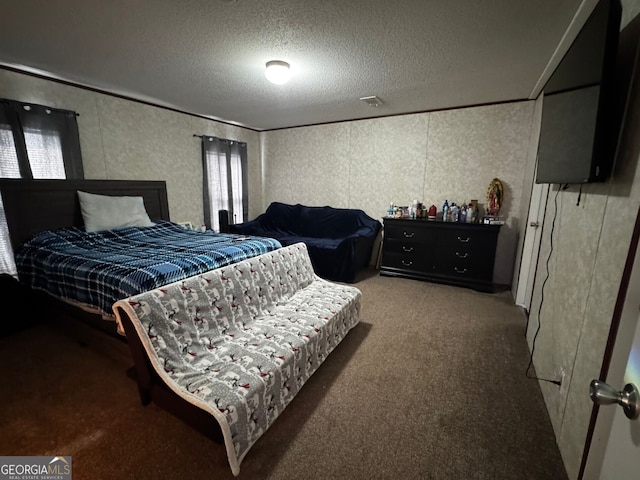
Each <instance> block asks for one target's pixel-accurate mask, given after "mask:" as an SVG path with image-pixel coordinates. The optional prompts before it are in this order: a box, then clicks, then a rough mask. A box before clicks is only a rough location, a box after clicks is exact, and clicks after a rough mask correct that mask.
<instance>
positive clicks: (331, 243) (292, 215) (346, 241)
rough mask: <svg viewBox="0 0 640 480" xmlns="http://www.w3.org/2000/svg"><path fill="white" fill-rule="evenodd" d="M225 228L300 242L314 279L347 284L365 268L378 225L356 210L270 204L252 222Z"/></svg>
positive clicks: (369, 257) (288, 242)
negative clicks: (305, 252)
mask: <svg viewBox="0 0 640 480" xmlns="http://www.w3.org/2000/svg"><path fill="white" fill-rule="evenodd" d="M229 229H230V232H231V233H239V234H245V235H255V236H261V237H270V238H276V239H277V240H279V241H280V243H282V245H293V244H294V243H298V242H304V243H305V244H306V245H307V248H308V251H309V256H310V257H311V262H312V264H313V267H314V269H315V271H316V273H317V274H318V276H320V277H322V278H325V279H327V280H334V281H341V282H348V283H351V282H353V281H354V280H355V275H356V273H357V272H358V271H359V270H362V269H363V268H366V267H367V266H368V265H369V260H370V259H371V253H372V249H373V245H374V242H375V240H376V237H377V236H378V233H379V232H380V230H381V229H382V224H381V223H380V221H378V220H376V219H374V218H371V217H370V216H368V215H367V214H366V213H365V212H364V211H362V210H359V209H354V208H334V207H328V206H325V207H310V206H305V205H300V204H296V205H288V204H285V203H280V202H273V203H271V205H269V207H268V208H267V210H266V212H265V213H263V214H261V215H259V216H258V217H257V218H256V219H255V220H252V221H250V222H245V223H241V224H237V225H230V226H229Z"/></svg>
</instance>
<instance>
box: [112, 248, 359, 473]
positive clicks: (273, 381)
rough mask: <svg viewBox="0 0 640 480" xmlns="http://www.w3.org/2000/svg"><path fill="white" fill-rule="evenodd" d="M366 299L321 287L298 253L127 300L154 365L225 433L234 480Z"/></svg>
mask: <svg viewBox="0 0 640 480" xmlns="http://www.w3.org/2000/svg"><path fill="white" fill-rule="evenodd" d="M360 301H361V293H360V291H359V290H358V289H357V288H355V287H353V286H347V285H342V284H338V283H332V282H329V281H326V280H323V279H321V278H320V277H318V276H317V275H316V274H315V273H314V271H313V267H312V265H311V261H310V259H309V255H308V252H307V248H306V245H305V244H304V243H297V244H295V245H291V246H288V247H283V248H280V249H278V250H274V251H272V252H269V253H265V254H263V255H260V256H257V257H253V258H251V259H248V260H244V261H241V262H239V263H236V264H233V265H229V266H225V267H222V268H219V269H216V270H212V271H210V272H206V273H202V274H199V275H196V276H193V277H189V278H187V279H185V280H181V281H178V282H175V283H172V284H169V285H166V286H163V287H160V288H157V289H155V290H151V291H148V292H145V293H142V294H139V295H135V296H132V297H129V298H127V299H125V300H120V301H118V302H116V304H115V305H114V312H115V314H116V320H117V321H118V323H119V324H120V325H119V326H120V327H121V328H122V325H121V315H123V314H124V313H126V314H127V315H128V317H129V318H130V319H131V320H132V322H133V324H134V327H135V329H136V331H137V333H138V336H139V337H140V339H141V341H142V343H143V345H144V347H145V350H146V352H147V355H148V357H149V359H150V360H151V363H152V365H153V367H154V369H155V370H156V372H157V373H158V374H159V376H160V377H161V378H162V379H163V380H164V381H165V382H166V384H167V385H168V386H169V387H170V388H171V389H172V390H173V391H174V392H176V393H177V394H178V395H180V396H181V397H183V398H184V399H186V400H187V401H189V402H191V403H192V404H194V405H197V406H199V407H200V408H202V409H204V410H205V411H207V412H209V413H211V415H213V416H214V417H215V419H216V420H217V421H218V423H219V424H220V427H221V430H222V433H223V436H224V442H225V447H226V451H227V457H228V460H229V465H230V467H231V471H232V472H233V474H234V475H238V474H239V473H240V463H241V462H242V459H243V458H244V457H245V455H246V454H247V452H248V451H249V450H250V448H251V446H252V445H253V444H254V443H255V442H256V441H257V440H258V439H259V438H260V437H261V435H262V434H264V433H265V431H266V430H267V429H268V428H269V426H271V425H272V424H273V422H274V421H275V419H276V418H277V417H278V416H279V415H280V413H282V411H283V410H284V408H285V407H286V406H287V405H288V404H289V402H291V400H292V399H293V398H294V397H295V395H296V394H297V393H298V391H299V390H300V388H301V387H302V386H303V385H304V383H305V382H306V381H307V380H308V379H309V377H310V376H311V375H312V374H313V373H314V372H315V371H316V369H317V368H318V367H319V366H320V364H321V363H322V362H323V361H324V360H325V359H326V357H327V355H329V353H331V351H332V350H333V349H334V348H335V347H336V345H337V344H338V343H340V341H342V339H343V338H344V337H345V336H346V334H347V333H348V332H349V330H350V329H351V328H353V327H354V326H355V325H356V324H357V323H358V321H359V314H360Z"/></svg>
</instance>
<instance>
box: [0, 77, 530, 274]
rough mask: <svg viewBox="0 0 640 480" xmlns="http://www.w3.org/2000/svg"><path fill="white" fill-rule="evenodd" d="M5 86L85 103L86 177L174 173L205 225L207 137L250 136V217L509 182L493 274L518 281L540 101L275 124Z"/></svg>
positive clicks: (366, 205)
mask: <svg viewBox="0 0 640 480" xmlns="http://www.w3.org/2000/svg"><path fill="white" fill-rule="evenodd" d="M0 96H2V97H5V98H12V99H16V100H22V101H31V102H34V103H41V104H44V105H50V106H54V107H59V108H66V109H69V110H75V111H77V112H78V113H79V114H80V116H79V118H78V124H79V128H80V139H81V147H82V153H83V158H84V168H85V176H86V177H87V178H106V179H131V180H166V182H167V191H168V195H169V207H170V212H171V219H172V220H174V221H191V222H193V223H194V224H201V223H203V209H202V180H201V178H202V167H201V163H200V140H199V139H198V138H195V137H193V135H194V134H198V135H202V134H204V135H217V136H220V137H223V138H229V139H233V140H238V141H244V142H247V144H248V155H249V217H250V218H255V217H256V216H257V215H258V214H260V213H262V212H263V211H264V210H265V209H266V207H267V206H268V205H269V203H271V202H272V201H282V202H286V203H302V204H307V205H330V206H334V207H353V208H360V209H362V210H364V211H365V212H367V213H368V214H369V215H371V216H372V217H374V218H381V217H382V215H384V212H385V211H386V210H387V208H388V206H389V203H391V202H393V203H395V204H397V205H409V204H410V203H411V201H412V200H413V199H417V200H419V201H422V202H423V203H425V204H427V205H430V204H432V203H433V204H435V205H436V206H438V208H441V206H442V203H443V202H444V200H445V199H448V200H449V202H452V201H455V202H457V203H462V202H465V201H469V200H471V199H477V200H479V202H480V203H481V204H483V203H485V201H486V191H487V187H488V186H489V183H490V182H491V180H492V179H493V178H494V177H497V178H500V179H501V180H502V182H503V184H504V187H505V199H506V200H505V205H504V207H503V210H502V212H503V213H504V215H505V216H506V220H507V224H506V225H505V226H504V227H503V228H502V229H501V233H500V238H499V242H498V255H497V261H496V268H495V274H494V281H496V282H497V283H501V284H507V285H510V284H511V279H512V272H513V270H514V259H515V256H516V255H515V252H516V248H517V242H518V233H517V232H518V230H519V224H520V222H521V219H520V218H519V212H520V210H521V208H520V205H521V195H522V187H523V185H522V182H523V171H524V168H525V165H526V162H527V156H528V152H529V150H530V130H531V120H532V112H533V103H534V102H517V103H510V104H503V105H493V106H484V107H475V108H466V109H458V110H451V111H442V112H435V113H423V114H413V115H404V116H395V117H388V118H379V119H369V120H360V121H352V122H342V123H336V124H329V125H320V126H313V127H301V128H291V129H286V130H276V131H272V132H262V133H258V132H254V131H252V130H247V129H244V128H240V127H235V126H232V125H228V124H224V123H220V122H216V121H212V120H207V119H203V118H198V117H194V116H190V115H185V114H180V113H177V112H173V111H170V110H167V109H162V108H157V107H153V106H149V105H145V104H142V103H138V102H133V101H129V100H125V99H121V98H117V97H112V96H109V95H104V94H100V93H96V92H92V91H88V90H84V89H82V88H78V87H73V86H69V85H64V84H60V83H57V82H51V81H48V80H44V79H40V78H36V77H33V76H29V75H23V74H19V73H15V72H10V71H7V70H0Z"/></svg>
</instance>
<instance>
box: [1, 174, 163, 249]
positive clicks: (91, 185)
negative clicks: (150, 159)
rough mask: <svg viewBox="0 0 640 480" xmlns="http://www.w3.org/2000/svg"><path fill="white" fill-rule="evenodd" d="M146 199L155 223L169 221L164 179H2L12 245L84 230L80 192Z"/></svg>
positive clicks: (146, 206) (4, 204)
mask: <svg viewBox="0 0 640 480" xmlns="http://www.w3.org/2000/svg"><path fill="white" fill-rule="evenodd" d="M78 190H82V191H84V192H89V193H96V194H99V195H114V196H135V197H142V198H143V200H144V205H145V208H146V209H147V213H148V214H149V218H151V220H169V201H168V199H167V185H166V182H164V181H161V180H153V181H144V180H23V179H16V178H3V179H0V193H1V194H2V205H3V206H4V212H5V216H6V218H7V225H8V226H9V236H10V238H11V246H12V247H13V249H14V251H15V249H16V248H17V247H19V246H20V245H22V244H23V243H24V242H26V241H27V240H29V239H30V238H31V237H32V236H33V235H34V234H36V233H38V232H41V231H43V230H51V229H55V228H62V227H74V226H75V227H82V226H83V225H84V223H83V221H82V214H81V213H80V202H79V200H78V194H77V191H78Z"/></svg>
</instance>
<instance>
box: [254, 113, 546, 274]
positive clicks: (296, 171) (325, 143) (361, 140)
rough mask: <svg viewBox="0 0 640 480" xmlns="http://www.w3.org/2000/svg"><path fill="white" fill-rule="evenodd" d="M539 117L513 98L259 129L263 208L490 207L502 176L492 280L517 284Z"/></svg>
mask: <svg viewBox="0 0 640 480" xmlns="http://www.w3.org/2000/svg"><path fill="white" fill-rule="evenodd" d="M533 111H534V102H517V103H510V104H501V105H492V106H483V107H474V108H465V109H457V110H449V111H441V112H432V113H422V114H413V115H404V116H397V117H387V118H379V119H370V120H358V121H352V122H343V123H335V124H331V125H321V126H314V127H300V128H290V129H286V130H278V131H273V132H266V133H262V134H261V135H262V137H263V138H262V140H263V146H264V152H263V154H264V158H265V159H266V161H265V166H264V178H265V183H264V201H265V206H266V205H268V204H269V203H270V202H272V201H280V202H285V203H302V204H307V205H331V206H334V207H351V208H361V209H362V210H364V211H365V212H367V213H368V214H369V215H370V216H372V217H374V218H381V217H382V216H383V215H384V214H385V212H386V211H387V209H388V207H389V203H391V202H393V203H395V204H396V205H409V204H410V203H411V201H412V200H413V199H418V200H419V201H422V202H423V203H425V204H426V205H431V204H435V205H436V206H437V207H438V209H439V210H440V209H441V207H442V203H443V202H444V200H445V199H447V200H449V202H452V201H454V202H456V203H458V204H462V203H463V202H468V201H469V200H471V199H477V200H479V202H480V203H481V204H484V203H486V195H487V188H488V186H489V183H490V182H491V180H492V179H493V178H495V177H497V178H499V179H500V180H501V181H502V182H503V185H504V187H505V199H506V200H505V205H504V207H503V209H502V211H501V213H502V214H504V215H505V216H506V219H507V224H506V225H505V226H504V227H503V228H502V229H501V233H500V238H499V243H498V252H497V257H498V258H497V260H496V267H495V274H494V281H495V282H497V283H500V284H505V285H511V279H512V272H513V267H514V258H515V253H516V248H517V242H518V231H519V228H520V222H521V221H522V218H521V212H522V204H521V202H522V198H521V197H522V189H523V178H524V177H523V175H524V174H523V172H524V171H525V167H526V165H527V158H528V156H529V154H530V149H531V145H532V139H531V136H530V131H531V128H532V118H533ZM533 140H536V139H533ZM525 210H526V209H525ZM525 220H526V219H525Z"/></svg>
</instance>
